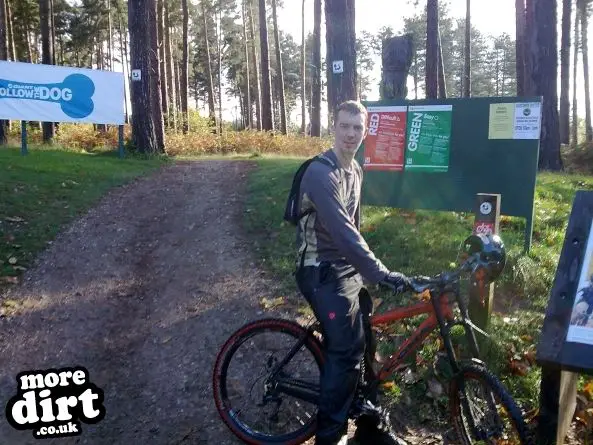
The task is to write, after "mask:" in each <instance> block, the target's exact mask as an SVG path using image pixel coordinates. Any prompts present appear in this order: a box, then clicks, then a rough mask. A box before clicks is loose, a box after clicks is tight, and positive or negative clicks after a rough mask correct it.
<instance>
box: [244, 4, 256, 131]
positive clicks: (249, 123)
mask: <svg viewBox="0 0 593 445" xmlns="http://www.w3.org/2000/svg"><path fill="white" fill-rule="evenodd" d="M241 15H242V17H243V46H244V48H245V83H246V88H245V90H246V94H247V98H246V101H245V102H246V103H245V114H244V116H245V118H246V119H245V125H246V127H247V128H248V129H249V130H251V129H252V128H253V114H252V113H251V81H250V78H249V49H248V44H247V22H246V21H245V0H242V1H241Z"/></svg>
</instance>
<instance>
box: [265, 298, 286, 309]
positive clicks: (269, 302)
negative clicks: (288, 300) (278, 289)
mask: <svg viewBox="0 0 593 445" xmlns="http://www.w3.org/2000/svg"><path fill="white" fill-rule="evenodd" d="M260 303H261V305H262V306H263V307H264V309H272V308H275V307H278V306H281V305H283V304H284V297H277V298H266V297H263V298H262V299H261V301H260Z"/></svg>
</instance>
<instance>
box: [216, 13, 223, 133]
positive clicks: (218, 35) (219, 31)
mask: <svg viewBox="0 0 593 445" xmlns="http://www.w3.org/2000/svg"><path fill="white" fill-rule="evenodd" d="M216 23H217V25H216V45H217V47H218V128H219V130H218V131H219V133H218V134H221V135H222V45H221V43H220V41H221V39H222V11H221V9H220V7H219V9H218V20H217V22H216Z"/></svg>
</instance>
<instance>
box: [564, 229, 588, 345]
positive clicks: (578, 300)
mask: <svg viewBox="0 0 593 445" xmlns="http://www.w3.org/2000/svg"><path fill="white" fill-rule="evenodd" d="M592 230H593V224H592V225H591V227H590V228H589V237H588V240H587V248H586V251H585V257H584V259H583V265H582V267H581V274H580V277H579V284H578V286H577V291H576V295H575V299H574V305H573V308H572V313H571V317H570V326H569V328H568V334H567V338H566V340H567V341H572V342H578V343H586V344H593V316H592V315H593V259H592V256H593V234H592Z"/></svg>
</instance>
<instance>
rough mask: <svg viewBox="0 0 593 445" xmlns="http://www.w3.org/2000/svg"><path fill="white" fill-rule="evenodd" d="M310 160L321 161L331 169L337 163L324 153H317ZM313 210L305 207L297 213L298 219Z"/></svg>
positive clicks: (335, 166)
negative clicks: (301, 211)
mask: <svg viewBox="0 0 593 445" xmlns="http://www.w3.org/2000/svg"><path fill="white" fill-rule="evenodd" d="M311 161H312V162H314V161H319V162H321V163H322V164H325V165H327V166H328V167H331V168H332V169H335V168H337V165H336V163H335V162H334V161H332V160H331V159H330V158H328V157H327V156H325V155H324V154H320V155H317V156H315V157H313V158H312V159H311ZM314 211H315V209H313V208H310V209H307V210H305V211H304V212H303V213H301V214H300V215H299V220H300V219H302V218H304V217H305V216H307V215H310V214H311V213H313V212H314Z"/></svg>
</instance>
